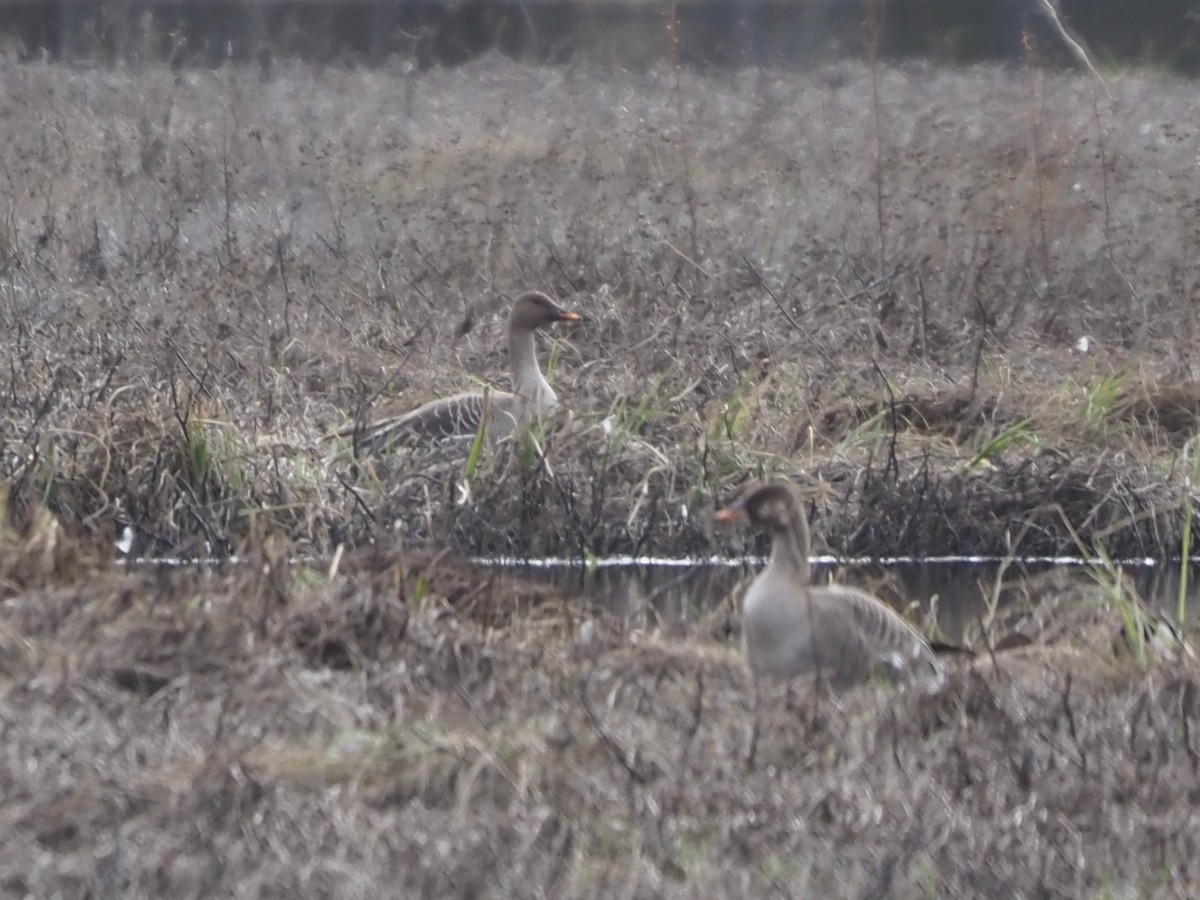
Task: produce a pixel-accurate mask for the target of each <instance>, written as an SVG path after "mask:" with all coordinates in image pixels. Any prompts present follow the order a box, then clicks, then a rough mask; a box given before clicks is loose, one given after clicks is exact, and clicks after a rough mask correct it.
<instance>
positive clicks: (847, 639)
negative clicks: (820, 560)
mask: <svg viewBox="0 0 1200 900" xmlns="http://www.w3.org/2000/svg"><path fill="white" fill-rule="evenodd" d="M717 520H718V521H720V522H735V521H741V520H749V521H750V522H751V523H753V524H754V525H756V526H758V527H759V528H761V529H763V530H764V531H766V532H767V533H768V534H770V535H771V558H770V561H769V562H768V563H767V566H766V568H765V569H763V570H762V571H761V572H760V573H759V574H758V576H757V577H756V578H755V579H754V581H753V582H752V583H751V584H750V587H749V588H748V589H747V590H746V596H745V600H744V601H743V607H742V641H743V646H744V648H745V653H746V659H747V662H748V663H749V665H750V671H751V673H752V674H753V676H754V678H755V680H757V679H759V678H761V677H764V676H766V677H773V678H795V677H798V676H800V675H806V674H810V673H820V674H821V675H823V676H824V677H825V678H827V679H828V681H829V684H830V686H832V687H833V688H834V689H835V690H840V689H843V688H846V687H849V686H850V685H853V684H856V683H858V682H861V681H863V680H865V679H866V678H868V677H869V676H870V675H871V674H872V673H874V672H884V673H886V674H888V675H889V676H891V677H892V678H893V679H895V680H901V681H913V682H916V683H920V684H922V685H923V686H925V687H926V688H929V689H933V688H936V687H938V686H940V685H941V683H942V680H943V677H944V676H943V669H942V666H941V663H940V662H939V661H938V660H937V658H936V657H935V656H934V654H933V651H932V650H931V649H930V646H929V644H928V643H927V642H926V640H925V638H924V637H922V636H921V634H920V632H918V631H917V630H916V629H915V628H913V627H912V625H910V624H909V623H908V622H906V621H905V620H904V619H903V618H902V617H901V616H900V615H899V614H898V613H896V612H895V610H893V609H891V608H890V607H889V606H887V605H886V604H885V603H884V602H883V601H882V600H880V599H879V598H877V597H874V596H872V595H871V594H868V593H866V592H865V591H860V590H858V589H856V588H852V587H843V586H833V585H831V586H828V587H814V586H813V585H812V584H811V583H810V571H809V562H808V555H809V544H810V537H809V530H808V519H807V517H806V516H805V514H804V510H803V508H802V505H801V502H800V498H799V496H798V495H797V493H796V490H795V488H794V487H793V486H792V485H791V484H789V483H787V482H770V483H767V484H758V485H754V486H752V487H751V488H750V489H749V490H748V491H746V492H744V493H743V494H742V496H741V497H740V498H739V499H738V500H736V501H735V502H734V503H732V504H730V505H729V506H728V507H726V508H725V509H722V510H720V511H719V512H718V513H717Z"/></svg>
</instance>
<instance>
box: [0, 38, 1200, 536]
mask: <svg viewBox="0 0 1200 900" xmlns="http://www.w3.org/2000/svg"><path fill="white" fill-rule="evenodd" d="M4 80H5V83H6V84H7V85H9V86H10V89H9V91H8V96H7V97H6V100H5V109H4V113H5V116H6V119H7V122H8V125H9V127H8V133H9V139H8V140H7V141H6V143H5V146H4V147H3V148H2V150H0V172H2V173H3V174H4V177H5V180H6V182H7V184H8V186H9V187H8V190H7V194H6V199H5V208H4V213H5V214H4V216H3V222H2V224H0V263H2V273H3V276H4V277H3V279H2V282H3V283H2V286H0V292H2V293H3V296H4V302H3V307H2V313H0V314H2V315H3V320H4V328H5V330H6V333H8V334H9V335H10V336H11V339H10V341H9V342H8V345H7V355H8V359H7V361H6V362H7V364H6V365H5V366H4V375H3V378H4V382H5V384H4V389H3V391H2V392H0V397H2V400H0V417H2V422H3V428H2V429H0V441H2V442H3V447H2V450H3V452H2V454H0V459H2V464H3V466H4V477H5V478H6V480H7V483H8V484H9V485H10V487H11V493H12V495H13V502H12V503H10V505H9V506H10V509H11V510H13V511H19V510H21V509H24V508H26V507H28V506H29V504H30V503H32V502H34V501H35V500H40V501H41V502H44V503H45V504H46V505H47V506H48V507H49V508H50V509H51V510H52V511H53V512H54V513H55V514H56V515H58V516H59V517H60V518H61V520H62V521H63V522H64V524H66V525H67V526H68V527H69V528H71V529H75V530H81V531H83V532H88V533H95V534H97V535H98V536H102V537H103V538H104V539H106V540H107V539H115V538H116V537H117V536H118V535H119V534H120V532H121V531H122V529H123V528H124V527H125V525H126V524H128V525H129V526H130V527H131V528H132V530H133V532H134V535H135V552H145V553H163V552H185V553H187V552H199V553H203V552H206V548H211V550H212V551H213V552H217V553H220V552H223V551H227V550H229V549H231V548H235V547H237V546H238V545H239V544H241V543H242V542H244V541H246V540H247V539H248V538H249V537H250V536H251V535H260V536H261V535H275V536H279V537H281V538H286V539H288V540H290V541H293V542H295V543H297V545H298V546H301V547H310V548H316V549H327V548H329V547H331V546H332V545H333V544H334V543H336V542H338V541H340V540H350V541H351V542H355V543H357V542H359V541H361V540H362V539H364V538H366V537H369V536H371V535H373V534H377V533H379V532H381V531H385V530H389V529H392V528H393V527H399V529H400V530H401V531H402V533H403V534H405V535H406V536H407V537H408V538H410V539H413V540H419V539H426V538H432V539H436V540H437V541H439V542H442V543H444V544H448V545H450V546H451V547H453V548H455V549H457V550H460V551H464V552H493V551H495V552H515V553H530V554H536V553H545V552H553V553H560V554H575V555H583V554H586V553H605V552H610V551H628V550H633V549H636V550H639V551H646V552H657V553H678V552H689V551H694V550H698V549H709V548H711V547H713V546H714V544H713V541H714V538H713V536H712V534H711V531H710V528H709V523H708V521H707V517H706V514H707V512H708V510H709V509H710V508H711V505H712V502H713V498H714V497H715V496H718V495H720V494H721V493H722V492H723V491H726V490H727V489H728V488H729V487H730V486H731V485H732V484H733V483H735V482H737V481H738V480H739V479H741V478H743V477H744V476H745V475H746V474H747V473H751V472H786V473H800V472H803V473H809V474H812V475H814V476H816V477H820V478H822V479H824V480H825V481H827V482H828V483H829V485H830V486H831V490H830V492H829V499H828V502H827V503H824V504H821V506H820V508H819V509H817V510H816V514H817V516H818V530H819V531H820V532H821V533H822V534H823V535H825V536H826V537H827V540H828V542H829V544H830V545H831V546H833V547H834V548H835V549H838V550H844V551H846V552H851V553H856V554H858V553H873V552H928V551H935V552H947V551H952V550H961V551H984V552H1003V551H1005V550H1007V549H1010V547H1009V545H1010V544H1011V543H1012V541H1013V539H1014V537H1015V536H1016V535H1021V545H1020V546H1019V547H1016V548H1014V549H1018V550H1022V551H1028V552H1063V551H1072V552H1073V551H1076V550H1077V549H1078V548H1077V546H1076V542H1075V540H1074V539H1073V538H1072V536H1071V534H1070V529H1069V528H1068V527H1067V523H1070V525H1071V526H1072V527H1073V528H1074V529H1076V531H1077V532H1078V534H1079V536H1080V538H1081V540H1082V541H1083V542H1084V543H1085V544H1087V545H1089V546H1091V545H1094V544H1097V543H1102V544H1103V545H1104V546H1105V547H1107V548H1108V549H1109V550H1111V551H1112V552H1114V553H1117V554H1133V553H1138V554H1152V555H1161V554H1170V553H1172V552H1173V551H1175V550H1176V549H1177V547H1178V540H1179V536H1180V534H1181V531H1182V527H1183V523H1184V522H1185V521H1186V517H1187V515H1188V513H1189V511H1190V509H1191V500H1192V492H1191V488H1190V486H1189V484H1190V483H1189V476H1190V474H1191V472H1192V470H1193V459H1194V452H1193V451H1194V440H1193V438H1194V434H1195V431H1196V428H1195V423H1196V414H1197V410H1198V408H1200V387H1198V386H1197V382H1196V377H1195V360H1194V355H1195V354H1194V350H1193V347H1194V345H1195V342H1196V323H1195V312H1194V310H1195V301H1196V296H1195V295H1196V283H1197V274H1198V273H1197V264H1196V262H1195V258H1194V253H1193V252H1192V250H1193V248H1194V246H1195V240H1196V230H1197V227H1198V226H1197V225H1196V223H1195V217H1194V215H1193V212H1194V208H1195V204H1196V202H1197V194H1198V192H1200V188H1198V187H1197V180H1196V178H1195V166H1196V160H1195V154H1194V126H1193V124H1192V123H1193V122H1194V121H1195V119H1196V117H1195V100H1194V98H1193V96H1192V92H1191V89H1190V86H1189V85H1187V84H1177V83H1174V82H1170V81H1160V80H1156V79H1154V78H1151V77H1149V76H1127V77H1123V78H1119V79H1117V80H1115V81H1114V82H1112V84H1111V86H1110V93H1111V98H1110V97H1109V96H1106V94H1105V92H1104V90H1103V89H1101V88H1100V87H1099V86H1098V85H1097V84H1096V83H1095V82H1093V81H1090V80H1086V79H1083V78H1079V77H1064V76H1048V75H1046V74H1043V73H1039V72H1036V71H1025V70H1020V69H1016V70H1007V69H995V68H988V69H972V70H965V71H939V70H933V69H927V68H923V67H920V66H912V67H907V68H904V69H879V70H874V71H873V70H871V69H870V68H866V67H860V66H857V65H843V66H836V67H832V68H829V69H825V70H821V71H819V72H816V73H811V74H798V73H784V72H772V71H743V72H738V73H724V74H719V75H714V76H711V77H710V76H704V75H699V74H695V73H690V72H686V71H681V72H674V71H670V70H667V71H652V72H649V73H646V74H644V75H633V74H626V73H621V72H616V71H610V70H596V69H590V68H585V67H579V68H565V69H529V68H521V67H517V66H515V65H513V64H510V63H507V62H504V61H501V60H491V61H488V62H483V63H479V64H476V65H473V66H469V67H463V68H460V69H456V70H453V71H431V72H427V73H424V74H413V73H408V74H404V73H400V72H391V71H377V72H371V73H352V72H347V71H340V70H335V69H312V68H304V67H294V68H290V69H289V68H287V67H282V66H281V67H280V68H279V69H278V70H277V71H276V73H275V75H274V76H273V77H271V78H270V79H263V78H262V77H261V76H260V75H259V74H258V73H256V72H254V71H250V70H241V69H224V70H221V71H219V72H215V73H208V72H204V73H201V72H189V73H181V74H176V73H172V72H170V71H168V70H166V69H143V70H141V71H139V72H137V73H136V74H135V73H127V72H123V71H80V70H72V69H68V68H55V67H43V66H20V65H16V64H13V63H5V71H4ZM526 287H539V288H543V289H547V290H550V291H553V292H554V293H555V294H556V295H558V296H559V297H561V298H562V299H563V300H564V302H566V303H568V304H569V305H571V306H572V307H573V308H575V309H577V310H579V311H580V312H581V313H583V314H584V315H585V316H586V317H587V321H586V323H585V324H584V325H583V326H582V327H580V328H578V329H575V330H572V331H569V332H565V333H560V334H559V335H558V336H557V339H556V340H555V342H554V343H553V345H552V346H550V345H548V344H544V345H543V347H544V350H545V352H546V353H547V354H548V356H549V358H550V369H551V375H550V377H551V378H552V380H553V382H554V384H555V385H556V387H557V389H558V390H559V393H560V394H561V395H562V397H563V399H564V400H565V401H566V402H567V403H568V404H569V405H570V407H571V408H572V409H573V411H574V420H573V422H572V423H571V425H570V427H569V428H567V429H566V430H564V431H562V432H560V433H555V434H552V435H547V436H545V437H544V439H543V440H542V441H541V442H540V443H539V444H537V445H527V446H525V447H518V448H508V449H504V448H502V449H501V450H499V451H498V452H496V453H492V454H488V455H487V456H486V457H485V458H484V459H483V460H482V461H481V464H480V467H479V469H478V471H477V472H475V473H474V474H475V478H474V480H473V483H472V484H471V486H470V488H471V489H470V492H469V495H468V494H467V493H465V492H464V488H463V485H462V482H463V480H464V462H463V461H464V457H463V455H459V456H454V455H449V456H447V455H445V454H442V455H439V456H437V458H434V459H431V458H430V457H428V456H427V455H425V456H423V455H420V454H417V455H412V454H406V455H399V456H396V457H393V458H390V459H385V460H366V461H364V462H365V463H366V464H365V465H361V466H355V465H352V464H351V462H352V461H351V460H348V459H347V454H346V453H345V452H342V453H340V454H339V448H337V447H330V446H329V445H323V444H320V443H319V440H318V439H319V438H320V436H321V435H322V434H324V433H325V432H326V431H327V430H328V428H330V427H331V426H334V425H336V424H339V423H341V422H343V421H345V420H346V419H348V418H355V417H369V416H371V415H372V414H374V413H376V412H378V411H379V410H380V409H381V408H383V407H384V406H385V405H386V403H387V402H388V401H389V400H390V401H392V402H399V403H401V404H402V405H403V404H413V405H415V404H416V403H418V402H420V401H423V400H425V399H428V398H429V397H431V396H435V395H437V394H439V393H444V392H450V391H454V390H457V389H461V388H463V387H470V386H471V385H473V384H478V379H485V380H490V381H493V382H498V383H500V384H501V385H505V386H506V380H507V375H506V372H505V363H504V349H503V346H502V342H501V335H502V330H503V326H502V319H503V310H504V307H505V304H506V302H507V301H506V300H504V297H505V296H511V295H513V294H515V293H516V292H517V291H519V290H520V289H523V288H526ZM601 426H603V427H601ZM341 450H343V451H344V450H346V448H341ZM350 455H351V456H352V455H353V454H352V452H351V454H350ZM468 496H469V498H470V499H469V501H468V502H462V500H463V498H465V497H468ZM717 540H718V546H719V540H720V539H719V538H718V539H717Z"/></svg>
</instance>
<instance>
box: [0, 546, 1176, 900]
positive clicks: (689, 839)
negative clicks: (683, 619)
mask: <svg viewBox="0 0 1200 900" xmlns="http://www.w3.org/2000/svg"><path fill="white" fill-rule="evenodd" d="M45 527H48V526H43V528H45ZM43 537H44V535H41V536H40V537H39V536H36V535H34V534H33V533H30V534H26V535H24V536H21V535H16V534H15V533H13V532H6V533H5V535H4V541H5V545H4V547H3V548H2V549H3V556H2V558H3V559H4V560H5V561H6V562H5V565H6V570H5V574H4V577H3V579H0V584H2V585H3V587H2V589H0V612H2V615H0V643H2V645H3V648H2V649H3V654H0V659H2V660H3V669H2V670H0V722H2V723H3V729H4V740H5V747H6V752H5V754H4V757H3V761H0V797H2V798H3V801H4V802H3V804H0V806H2V808H3V813H2V814H0V819H2V821H0V827H2V828H3V830H4V834H5V835H6V839H5V841H4V842H3V845H2V847H0V884H3V885H4V890H5V891H6V892H12V893H24V894H34V895H39V896H46V895H52V894H67V895H82V894H89V893H90V894H98V893H101V894H103V893H120V894H122V895H125V896H149V895H158V896H161V895H163V894H164V893H166V894H171V895H186V894H198V893H220V894H231V895H236V896H261V895H262V894H264V893H287V894H289V895H291V896H310V895H334V896H348V895H359V894H362V893H364V892H371V891H372V890H376V889H377V888H378V886H379V885H381V884H387V885H388V886H389V889H390V890H394V891H396V892H398V893H404V894H406V895H418V894H419V895H422V896H466V895H473V896H509V895H512V894H514V893H526V892H528V893H532V894H537V895H543V894H544V895H550V894H553V895H555V896H602V895H610V894H612V893H613V892H614V891H617V890H621V891H624V892H625V893H626V894H627V895H629V896H638V897H641V896H680V897H684V896H696V894H697V893H703V894H705V895H710V896H712V895H721V896H725V895H732V894H735V893H736V894H740V895H747V894H774V893H780V894H785V895H788V894H790V895H796V894H800V895H805V894H818V893H820V894H826V895H828V894H836V895H839V896H845V895H848V894H849V895H852V896H901V897H909V896H928V895H930V894H938V895H940V894H954V895H958V896H965V895H973V894H994V893H1000V892H1004V893H1010V894H1016V895H1035V894H1036V895H1054V896H1080V895H1090V894H1098V893H1099V894H1104V893H1107V894H1111V895H1115V896H1134V895H1138V896H1140V895H1145V894H1147V893H1152V894H1154V895H1157V896H1180V897H1183V896H1190V895H1192V894H1194V891H1195V881H1196V878H1197V873H1196V871H1195V865H1194V860H1195V858H1196V851H1197V849H1200V848H1197V846H1196V835H1197V834H1200V830H1198V829H1197V827H1196V826H1197V825H1200V822H1197V821H1196V813H1195V810H1196V799H1197V796H1196V795H1197V788H1196V787H1195V785H1196V784H1197V770H1198V767H1200V751H1198V750H1197V745H1196V740H1197V738H1196V734H1195V729H1196V727H1197V725H1196V723H1197V716H1198V714H1200V672H1197V671H1196V668H1195V663H1194V662H1193V661H1192V660H1191V659H1190V658H1188V657H1182V658H1175V659H1172V660H1169V661H1168V660H1167V659H1165V658H1158V657H1153V658H1151V659H1150V660H1149V661H1148V662H1147V664H1146V665H1145V666H1144V667H1143V666H1141V665H1139V664H1138V663H1137V662H1135V661H1134V660H1133V659H1132V658H1131V657H1130V656H1129V655H1128V654H1120V653H1116V652H1114V651H1113V650H1112V638H1111V635H1112V634H1114V633H1115V632H1114V629H1115V628H1116V627H1117V624H1118V621H1119V620H1117V619H1115V618H1114V617H1113V616H1112V615H1111V614H1110V615H1108V616H1104V615H1099V614H1097V613H1095V612H1094V614H1092V615H1091V616H1090V617H1089V619H1088V624H1087V626H1086V628H1087V629H1090V630H1089V631H1088V634H1090V635H1093V638H1092V639H1091V640H1089V639H1087V636H1086V635H1082V637H1083V638H1084V639H1082V640H1079V639H1075V640H1072V641H1071V642H1069V643H1065V644H1059V643H1040V644H1038V645H1036V646H1026V647H1024V648H1022V649H1021V650H1018V651H1012V652H1011V653H1008V654H1006V653H997V654H996V655H995V656H988V655H987V654H981V656H980V657H979V658H978V659H977V660H976V661H975V662H974V663H973V664H972V663H969V662H967V661H965V660H963V659H960V660H959V661H958V662H957V663H956V664H955V667H954V668H953V669H952V672H951V675H950V679H949V683H948V686H947V687H946V689H945V690H943V691H942V692H940V693H938V694H936V695H933V696H925V695H920V694H917V693H912V692H900V693H894V692H892V691H890V690H888V689H886V688H884V687H883V686H872V685H868V686H866V687H864V688H862V689H861V690H858V691H855V692H852V693H851V694H849V695H846V696H844V697H843V698H842V699H840V700H838V701H835V700H833V699H831V698H830V697H828V696H826V695H823V694H820V693H817V694H812V693H806V692H805V691H804V690H803V688H802V687H801V688H797V689H795V690H793V691H788V692H785V691H784V690H783V689H782V688H772V689H771V690H770V691H768V692H767V693H766V694H765V696H764V698H763V701H764V702H763V706H762V712H761V717H762V718H761V722H760V725H761V733H760V737H759V742H758V750H757V754H756V758H755V760H754V764H753V765H750V764H749V763H748V757H747V749H748V736H749V731H750V724H751V709H750V699H749V697H750V695H749V685H748V677H747V674H746V673H745V671H744V669H743V666H742V661H741V658H740V654H739V653H738V651H737V649H736V644H735V643H734V642H733V641H732V640H731V641H727V642H715V641H713V640H712V639H711V638H710V637H709V636H708V635H707V634H706V633H705V631H704V629H703V626H698V627H696V628H695V629H694V630H690V631H687V632H685V633H680V634H676V636H674V637H671V638H668V637H666V636H665V635H663V634H662V633H660V632H658V631H655V630H645V629H642V628H638V627H634V626H632V625H631V620H630V619H628V618H626V617H622V616H618V615H616V614H613V613H604V612H592V613H587V614H584V613H583V612H582V611H581V610H580V608H579V606H578V604H577V603H573V602H571V601H570V600H569V599H568V598H564V597H562V596H551V594H550V592H548V591H546V589H545V588H543V587H541V586H539V585H529V584H526V583H523V582H521V581H520V580H519V579H515V578H513V577H512V576H506V577H505V578H503V579H501V580H493V581H491V582H490V584H489V586H488V589H487V590H486V591H485V590H482V589H481V588H480V587H479V585H480V584H481V581H480V579H479V578H478V576H477V574H476V575H472V573H471V567H470V566H469V565H468V564H465V563H463V562H462V561H460V560H454V559H451V558H449V557H446V556H445V555H442V554H436V553H428V552H421V551H415V552H409V553H404V552H400V551H399V549H398V548H378V549H376V550H372V551H370V552H364V551H360V552H358V553H357V554H355V555H350V556H347V557H345V558H343V559H341V560H339V561H338V562H337V564H336V565H334V564H333V562H332V561H331V560H325V561H323V562H321V563H319V564H312V565H309V566H295V565H287V564H286V563H284V562H282V561H281V558H280V552H279V551H280V549H281V548H277V547H276V548H272V547H270V546H269V545H268V546H264V547H263V548H261V549H260V550H259V551H257V555H256V556H254V557H253V558H252V560H251V561H250V562H249V563H248V564H247V565H244V566H239V567H236V568H225V569H220V570H207V571H205V570H201V569H196V568H157V569H137V570H132V571H127V570H125V569H124V568H123V567H118V566H105V565H100V566H99V568H98V569H97V570H96V571H95V572H94V574H93V575H92V577H91V578H89V579H88V580H87V581H86V582H83V581H79V582H77V583H57V582H56V581H55V579H54V578H53V577H52V574H51V573H49V572H43V577H42V578H40V579H38V578H29V577H26V578H25V579H24V580H23V581H22V582H21V583H20V584H17V583H16V581H15V580H14V579H13V578H12V572H13V571H14V568H13V567H14V565H15V564H14V563H13V562H11V561H12V560H14V559H20V558H23V557H25V556H29V555H32V556H34V557H37V555H38V554H39V553H40V552H41V548H43V547H44V546H45V542H44V540H42V539H41V538H43ZM64 541H65V542H66V543H70V541H69V539H64ZM72 552H73V553H75V554H76V555H77V556H79V557H81V558H82V557H86V555H87V552H88V551H87V550H86V548H82V547H75V548H73V550H72ZM36 567H37V564H36V562H35V563H33V564H31V565H30V566H29V567H27V568H26V570H27V571H30V572H32V571H35V570H36ZM68 581H69V580H68ZM533 598H539V599H536V600H535V599H533ZM531 604H532V605H531ZM572 609H573V610H574V612H571V610H572ZM1099 609H1100V608H1099V607H1093V610H1094V611H1097V610H1099ZM508 610H519V614H510V613H509V612H507V611H508ZM1074 637H1075V638H1080V637H1081V635H1079V634H1076V635H1074Z"/></svg>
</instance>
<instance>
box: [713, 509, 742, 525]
mask: <svg viewBox="0 0 1200 900" xmlns="http://www.w3.org/2000/svg"><path fill="white" fill-rule="evenodd" d="M745 517H746V511H745V510H744V509H742V508H740V507H737V506H726V507H725V508H724V509H718V510H717V521H718V522H740V521H741V520H742V519H744V518H745Z"/></svg>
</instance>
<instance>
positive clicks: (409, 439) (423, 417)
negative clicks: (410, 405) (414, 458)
mask: <svg viewBox="0 0 1200 900" xmlns="http://www.w3.org/2000/svg"><path fill="white" fill-rule="evenodd" d="M517 403H518V400H517V398H516V397H514V396H513V395H512V394H508V393H503V392H497V393H494V394H489V395H487V397H486V398H485V396H484V395H483V394H480V393H474V392H471V393H464V394H455V395H454V396H452V397H442V398H440V399H437V400H430V401H429V402H428V403H424V404H422V405H421V406H418V407H417V408H416V409H414V410H412V411H410V412H406V413H403V414H402V415H399V416H391V417H388V418H383V419H377V420H375V421H374V422H370V423H368V424H366V425H363V426H360V425H358V424H351V425H347V426H345V427H344V428H342V429H341V430H340V431H339V432H338V434H339V435H340V436H341V437H347V438H354V439H355V440H356V441H357V442H358V444H359V446H366V447H371V448H378V449H382V448H385V447H394V446H413V445H418V444H429V443H437V442H439V441H446V440H453V439H455V438H466V437H474V436H475V434H476V433H477V432H478V431H479V425H480V423H481V422H482V421H483V417H484V410H485V408H486V407H487V406H490V407H491V409H490V412H489V417H490V420H491V422H494V423H496V425H497V427H498V428H499V429H500V430H501V431H504V430H507V429H505V428H504V424H503V423H507V421H508V420H509V419H513V420H515V415H516V413H515V408H516V406H517Z"/></svg>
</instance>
